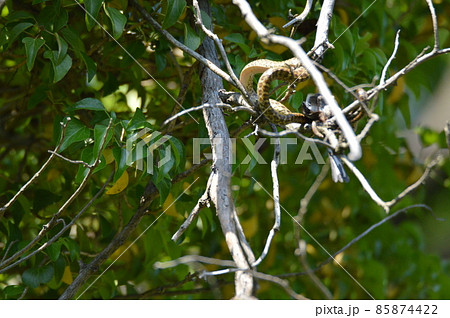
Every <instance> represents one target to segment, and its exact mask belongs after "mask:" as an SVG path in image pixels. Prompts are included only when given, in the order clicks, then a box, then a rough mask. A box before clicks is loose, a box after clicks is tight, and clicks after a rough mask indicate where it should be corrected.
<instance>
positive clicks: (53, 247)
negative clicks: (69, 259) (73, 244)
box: [46, 242, 62, 262]
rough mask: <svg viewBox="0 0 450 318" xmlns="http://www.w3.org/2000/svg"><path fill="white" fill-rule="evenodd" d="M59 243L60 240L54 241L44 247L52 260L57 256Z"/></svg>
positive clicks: (59, 250)
mask: <svg viewBox="0 0 450 318" xmlns="http://www.w3.org/2000/svg"><path fill="white" fill-rule="evenodd" d="M61 245H62V243H61V242H54V243H53V244H50V245H49V246H48V247H47V248H46V251H47V254H48V256H49V257H50V259H51V260H52V261H53V262H56V260H57V259H58V258H59V255H60V252H61Z"/></svg>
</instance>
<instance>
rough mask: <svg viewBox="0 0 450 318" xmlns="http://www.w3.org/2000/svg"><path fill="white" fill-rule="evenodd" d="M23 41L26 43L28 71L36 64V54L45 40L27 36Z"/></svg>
mask: <svg viewBox="0 0 450 318" xmlns="http://www.w3.org/2000/svg"><path fill="white" fill-rule="evenodd" d="M22 43H23V44H25V53H26V54H27V68H28V71H31V70H32V69H33V66H34V61H35V59H36V54H37V52H38V51H39V49H40V48H41V47H42V46H43V45H44V43H45V40H43V39H33V38H30V37H26V38H23V39H22Z"/></svg>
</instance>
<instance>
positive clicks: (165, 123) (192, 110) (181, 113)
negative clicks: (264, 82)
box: [162, 103, 256, 126]
mask: <svg viewBox="0 0 450 318" xmlns="http://www.w3.org/2000/svg"><path fill="white" fill-rule="evenodd" d="M213 107H223V108H228V109H230V110H232V111H234V112H237V111H241V110H243V111H246V112H248V113H250V114H252V115H254V114H256V112H255V111H254V110H253V109H251V108H248V107H247V106H234V107H233V106H231V105H229V104H224V103H217V104H215V105H211V104H203V105H200V106H195V107H191V108H188V109H185V110H182V111H181V112H178V113H176V114H175V115H173V116H172V117H170V118H168V119H166V120H165V121H164V122H163V124H162V125H163V126H165V125H167V124H168V123H170V122H171V121H173V120H175V119H176V118H178V117H181V116H183V115H185V114H187V113H190V112H194V111H198V110H202V109H205V108H213Z"/></svg>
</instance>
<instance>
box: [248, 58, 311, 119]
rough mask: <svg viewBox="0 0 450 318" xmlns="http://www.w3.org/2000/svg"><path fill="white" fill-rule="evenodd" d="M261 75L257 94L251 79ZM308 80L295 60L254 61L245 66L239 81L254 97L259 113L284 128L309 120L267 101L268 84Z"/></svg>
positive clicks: (271, 100)
mask: <svg viewBox="0 0 450 318" xmlns="http://www.w3.org/2000/svg"><path fill="white" fill-rule="evenodd" d="M259 73H263V75H262V76H261V77H260V79H259V81H258V87H257V93H255V91H254V90H253V77H254V76H255V74H259ZM308 78H309V73H308V72H307V71H306V69H305V68H304V67H303V66H301V64H300V61H299V60H298V59H297V58H291V59H289V60H286V61H271V60H266V59H262V60H256V61H253V62H251V63H249V64H247V65H246V66H245V67H244V69H243V70H242V72H241V75H240V79H239V80H240V81H241V83H242V84H243V85H244V87H245V89H246V90H247V91H248V92H249V93H250V95H252V96H253V97H255V96H256V98H257V100H258V104H259V111H260V112H261V113H263V114H264V116H265V117H266V118H267V119H268V120H269V121H270V122H272V123H274V124H276V125H280V126H284V125H286V124H290V123H301V124H304V123H307V122H309V119H308V118H307V117H306V116H305V115H304V114H302V113H294V112H292V111H291V110H289V109H288V108H287V107H286V106H285V105H283V104H282V103H280V102H278V101H276V100H273V99H269V95H270V93H269V91H270V84H271V83H272V82H273V81H274V80H283V81H288V82H294V81H295V82H303V81H306V80H307V79H308Z"/></svg>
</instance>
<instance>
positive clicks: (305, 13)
mask: <svg viewBox="0 0 450 318" xmlns="http://www.w3.org/2000/svg"><path fill="white" fill-rule="evenodd" d="M312 4H313V0H306V5H305V8H304V9H303V12H302V13H300V14H299V15H297V16H296V17H295V18H294V19H292V20H291V21H289V22H288V23H286V24H285V25H283V28H287V27H289V26H291V25H293V24H300V23H302V22H303V21H304V20H305V19H306V17H307V16H308V14H309V12H310V11H311V7H312Z"/></svg>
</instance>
